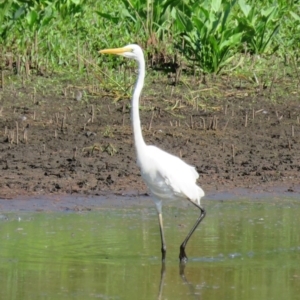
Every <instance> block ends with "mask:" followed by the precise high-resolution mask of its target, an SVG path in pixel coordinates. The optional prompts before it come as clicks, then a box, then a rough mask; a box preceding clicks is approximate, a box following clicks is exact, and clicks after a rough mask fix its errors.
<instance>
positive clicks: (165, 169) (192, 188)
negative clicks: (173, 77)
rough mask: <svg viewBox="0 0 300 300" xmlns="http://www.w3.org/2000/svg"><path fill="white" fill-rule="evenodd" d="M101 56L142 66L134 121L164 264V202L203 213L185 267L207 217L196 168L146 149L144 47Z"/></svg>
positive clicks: (182, 256)
mask: <svg viewBox="0 0 300 300" xmlns="http://www.w3.org/2000/svg"><path fill="white" fill-rule="evenodd" d="M99 53H107V54H117V55H122V56H124V57H127V58H131V59H134V60H136V61H137V63H138V79H137V82H136V85H135V89H134V92H133V96H132V102H131V120H132V127H133V134H134V142H135V149H136V154H137V164H138V166H139V167H140V170H141V175H142V178H143V180H144V181H145V183H146V185H147V186H148V189H149V191H150V194H151V196H152V198H153V200H154V203H155V205H156V209H157V212H158V220H159V228H160V235H161V245H162V247H161V252H162V261H163V262H164V261H165V257H166V250H167V248H166V242H165V237H164V230H163V218H162V200H174V199H176V200H177V199H178V200H188V201H190V202H191V203H192V204H194V205H195V206H196V207H197V208H198V209H199V210H200V216H199V217H198V219H197V221H196V223H195V224H194V226H193V227H192V229H191V230H190V232H189V233H188V235H187V236H186V238H185V239H184V241H183V243H182V244H181V246H180V252H179V259H180V262H181V263H185V262H186V261H187V256H186V254H185V247H186V245H187V242H188V241H189V239H190V237H191V236H192V234H193V232H194V231H195V229H196V228H197V227H198V225H199V224H200V222H201V221H202V220H203V218H204V217H205V214H206V212H205V210H204V208H203V207H201V206H200V199H201V198H202V197H203V196H204V192H203V190H202V189H201V188H200V187H199V186H198V185H197V184H196V180H197V178H198V177H199V174H198V173H197V171H196V170H195V168H194V167H192V166H190V165H188V164H186V163H185V162H184V161H182V160H181V159H179V158H178V157H176V156H174V155H171V154H169V153H167V152H165V151H163V150H161V149H159V148H157V147H155V146H150V145H146V143H145V141H144V139H143V135H142V129H141V122H140V115H139V97H140V94H141V91H142V88H143V85H144V78H145V59H144V54H143V50H142V49H141V47H140V46H138V45H134V44H133V45H127V46H125V47H122V48H115V49H105V50H101V51H99Z"/></svg>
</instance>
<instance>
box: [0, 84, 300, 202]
mask: <svg viewBox="0 0 300 300" xmlns="http://www.w3.org/2000/svg"><path fill="white" fill-rule="evenodd" d="M45 80H46V79H45ZM69 87H70V85H69V84H67V83H66V84H65V85H64V84H62V85H61V87H59V88H58V87H55V86H53V87H52V88H51V86H50V88H49V87H47V90H46V91H42V90H41V89H37V90H34V89H32V87H30V88H29V87H22V86H19V87H17V86H15V87H14V86H12V87H9V88H7V89H5V90H2V91H1V116H0V130H1V133H0V134H1V136H0V153H1V155H0V198H1V199H12V198H16V197H20V196H42V195H48V196H49V195H54V196H55V195H60V196H61V195H80V196H84V195H86V196H95V195H97V196H101V195H105V194H108V193H113V194H117V195H147V189H146V186H145V185H144V183H143V181H142V178H141V176H140V173H139V169H138V167H137V166H136V158H135V149H134V145H133V137H132V129H131V123H130V100H129V99H126V98H120V97H119V98H118V97H117V96H116V95H115V94H112V93H110V92H108V91H105V90H102V91H101V90H100V91H98V92H97V93H94V94H93V93H91V92H90V90H89V89H88V88H87V87H86V88H84V87H79V88H78V87H75V86H73V87H71V88H69ZM209 88H210V87H208V89H209ZM147 89H148V90H149V92H148V91H147ZM173 89H174V87H172V86H169V85H166V84H165V83H164V82H159V81H156V82H151V83H148V85H147V87H146V88H145V91H144V93H143V97H142V99H141V109H140V113H141V121H142V126H143V134H144V139H145V140H146V142H147V143H148V144H153V145H156V146H158V147H160V148H161V149H164V150H166V151H168V152H170V153H172V154H175V155H177V156H180V157H181V158H182V159H183V160H184V161H186V162H187V163H189V164H191V165H194V166H196V169H197V171H198V172H199V174H200V177H199V181H198V183H199V185H200V186H201V187H202V188H203V189H204V191H205V192H206V194H208V195H209V194H212V193H216V192H222V191H231V190H233V189H236V188H244V189H246V191H249V193H252V192H255V191H257V190H268V191H275V190H276V188H278V187H282V190H283V191H285V192H287V193H291V194H293V193H297V192H299V183H300V124H299V116H300V105H299V96H298V94H297V93H292V92H291V91H293V88H290V90H289V91H287V92H286V94H283V95H282V96H278V97H277V98H276V99H275V100H274V99H273V98H272V99H270V92H269V91H264V90H261V91H256V90H254V89H253V90H251V91H250V92H249V91H244V90H240V88H232V87H230V88H229V87H226V86H224V87H223V88H219V89H218V91H219V93H217V94H212V93H211V92H210V94H205V91H201V90H199V91H198V92H197V91H196V92H194V93H191V92H190V90H189V89H187V87H186V86H184V85H182V86H179V87H176V88H175V92H173ZM80 90H84V96H83V97H82V98H80V97H77V96H76V95H77V93H78V92H79V93H80ZM202 90H205V88H204V89H202ZM62 91H64V92H62ZM203 95H204V96H203ZM195 99H196V100H195Z"/></svg>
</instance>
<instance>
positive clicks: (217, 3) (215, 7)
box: [211, 0, 222, 12]
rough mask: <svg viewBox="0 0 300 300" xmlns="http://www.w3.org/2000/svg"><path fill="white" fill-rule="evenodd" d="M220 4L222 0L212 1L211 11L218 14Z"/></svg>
mask: <svg viewBox="0 0 300 300" xmlns="http://www.w3.org/2000/svg"><path fill="white" fill-rule="evenodd" d="M221 3H222V0H212V1H211V9H212V10H213V11H214V12H218V11H219V10H220V7H221Z"/></svg>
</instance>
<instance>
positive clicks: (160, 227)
mask: <svg viewBox="0 0 300 300" xmlns="http://www.w3.org/2000/svg"><path fill="white" fill-rule="evenodd" d="M158 221H159V230H160V237H161V254H162V259H161V260H162V263H164V262H165V259H166V252H167V246H166V242H165V235H164V227H163V218H162V213H158Z"/></svg>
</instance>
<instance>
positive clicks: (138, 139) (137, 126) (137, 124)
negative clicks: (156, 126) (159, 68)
mask: <svg viewBox="0 0 300 300" xmlns="http://www.w3.org/2000/svg"><path fill="white" fill-rule="evenodd" d="M144 78H145V61H144V59H143V60H140V61H138V79H137V81H136V84H135V88H134V92H133V96H132V101H131V106H132V107H131V121H132V127H133V135H134V142H135V148H136V151H137V154H138V155H139V153H141V152H142V151H143V148H144V147H145V146H146V144H145V141H144V139H143V134H142V128H141V120H140V113H139V100H140V95H141V92H142V88H143V85H144Z"/></svg>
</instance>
